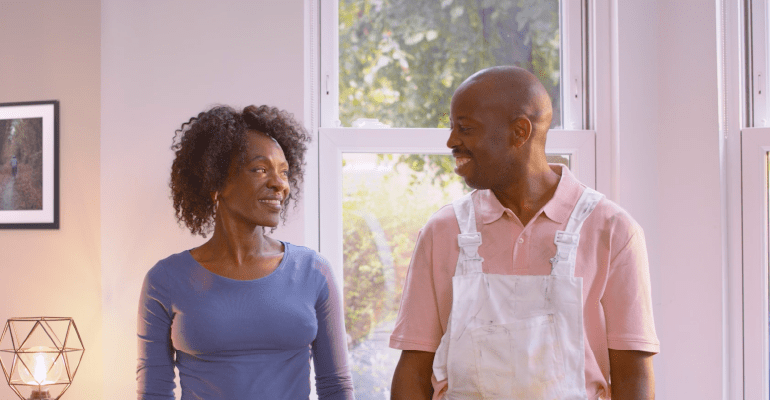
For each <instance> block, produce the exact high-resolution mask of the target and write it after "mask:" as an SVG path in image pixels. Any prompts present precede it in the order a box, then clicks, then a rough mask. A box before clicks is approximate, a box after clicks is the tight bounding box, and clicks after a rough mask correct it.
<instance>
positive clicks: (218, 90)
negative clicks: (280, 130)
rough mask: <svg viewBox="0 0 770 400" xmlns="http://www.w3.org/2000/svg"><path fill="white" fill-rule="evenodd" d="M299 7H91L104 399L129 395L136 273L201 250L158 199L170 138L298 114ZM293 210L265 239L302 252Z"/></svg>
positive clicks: (246, 3)
mask: <svg viewBox="0 0 770 400" xmlns="http://www.w3.org/2000/svg"><path fill="white" fill-rule="evenodd" d="M303 21H304V16H303V2H302V1H297V0H292V1H268V0H262V1H254V0H240V1H227V2H217V1H203V0H192V1H190V0H186V1H181V0H174V1H160V2H159V1H141V2H133V1H131V2H126V1H118V0H104V1H103V2H102V127H101V128H102V142H101V168H102V179H101V194H102V202H101V208H102V224H101V235H102V236H101V237H102V270H103V274H102V278H103V279H102V281H103V301H104V310H105V311H104V334H105V337H107V338H109V343H106V344H105V347H104V354H105V373H104V392H105V398H110V399H133V398H135V397H136V396H135V394H134V393H135V392H136V381H135V373H136V312H137V302H138V299H139V290H140V288H141V283H142V279H143V278H144V275H145V273H146V271H147V270H148V269H149V268H150V267H152V266H153V265H154V264H155V262H157V261H158V260H159V259H161V258H165V257H166V256H168V255H170V254H172V253H176V252H179V251H182V250H185V249H189V248H191V247H195V246H198V245H199V244H201V243H203V240H204V239H202V238H200V237H197V238H196V237H192V236H191V235H190V233H189V232H188V231H186V230H185V229H183V228H180V227H179V226H178V225H177V223H176V220H175V219H174V215H173V208H172V205H171V201H170V199H169V189H168V179H169V172H170V166H171V161H172V159H173V153H172V151H171V150H170V146H171V141H172V137H173V135H174V130H175V129H177V128H179V126H180V124H181V123H182V122H184V121H187V120H188V119H189V118H190V117H192V116H195V115H197V114H198V113H199V112H200V111H203V110H204V109H207V108H208V107H210V106H212V105H214V104H228V105H232V106H234V107H244V106H246V105H249V104H271V105H275V106H278V107H280V108H284V109H286V110H288V111H290V112H292V113H294V115H295V116H296V117H297V118H300V119H301V118H302V116H303V111H304V98H303V93H304V80H303V79H304V75H303V71H304V64H303V63H304V58H303V57H304V56H303V54H304V52H303V48H304V47H303V46H304V37H303V35H304V31H303ZM303 224H304V217H303V212H302V208H301V207H300V208H298V209H297V211H296V212H295V213H293V214H290V215H289V222H288V223H287V225H286V226H284V227H281V229H279V230H277V231H276V232H275V233H274V236H275V237H278V238H281V239H283V240H288V241H290V242H292V243H297V244H302V243H303V239H304V229H303Z"/></svg>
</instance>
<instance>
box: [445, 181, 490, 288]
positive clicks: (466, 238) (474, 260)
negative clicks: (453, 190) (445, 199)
mask: <svg viewBox="0 0 770 400" xmlns="http://www.w3.org/2000/svg"><path fill="white" fill-rule="evenodd" d="M473 192H475V190H474V191H473ZM473 192H471V193H468V194H466V195H464V196H463V197H460V198H459V199H457V200H455V201H453V202H452V207H453V208H454V211H455V217H457V224H458V225H459V226H460V234H459V235H457V244H458V246H459V247H460V256H459V257H457V267H456V268H455V275H464V274H469V273H481V263H482V262H483V261H484V259H483V258H481V256H479V246H481V232H477V231H476V210H475V209H474V207H473V199H472V198H471V195H472V194H473Z"/></svg>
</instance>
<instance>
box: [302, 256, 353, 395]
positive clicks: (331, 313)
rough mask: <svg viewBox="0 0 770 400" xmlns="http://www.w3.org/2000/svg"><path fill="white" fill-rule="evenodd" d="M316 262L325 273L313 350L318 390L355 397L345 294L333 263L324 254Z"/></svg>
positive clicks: (318, 303)
mask: <svg viewBox="0 0 770 400" xmlns="http://www.w3.org/2000/svg"><path fill="white" fill-rule="evenodd" d="M315 262H316V264H317V265H316V268H317V269H318V270H319V271H321V272H322V273H323V275H324V277H325V282H323V284H322V287H321V290H320V293H319V296H318V300H317V302H316V306H315V310H316V317H317V318H318V333H317V335H316V339H315V340H314V341H313V347H312V350H313V363H314V366H315V376H316V392H317V393H318V398H319V399H334V400H336V399H340V400H353V399H354V398H355V397H354V394H353V380H352V378H351V377H350V369H349V368H348V350H347V335H346V333H345V321H344V317H343V313H342V298H341V295H340V292H339V290H338V288H337V287H336V284H335V281H334V278H333V276H332V272H331V268H330V267H329V264H328V263H327V262H326V260H324V259H322V258H321V257H320V256H319V257H316V261H315Z"/></svg>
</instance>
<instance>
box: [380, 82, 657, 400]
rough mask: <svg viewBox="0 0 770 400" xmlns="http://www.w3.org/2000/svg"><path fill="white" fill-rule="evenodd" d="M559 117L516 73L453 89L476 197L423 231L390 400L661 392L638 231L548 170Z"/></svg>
mask: <svg viewBox="0 0 770 400" xmlns="http://www.w3.org/2000/svg"><path fill="white" fill-rule="evenodd" d="M551 117H552V107H551V101H550V98H549V96H548V93H547V92H546V90H545V88H544V87H543V86H542V85H541V84H540V82H539V81H538V80H537V79H536V78H535V77H534V76H533V75H532V74H530V73H529V72H527V71H526V70H523V69H521V68H517V67H494V68H489V69H485V70H482V71H479V72H477V73H476V74H474V75H472V76H471V77H469V78H468V79H467V80H465V82H463V83H462V84H461V85H460V86H459V87H458V88H457V90H456V91H455V93H454V96H453V97H452V103H451V132H450V134H449V139H448V141H447V146H448V147H449V148H451V149H452V155H453V156H454V157H455V160H456V168H455V172H456V173H457V174H458V175H460V176H461V177H463V179H465V182H466V183H467V184H468V186H470V187H472V188H474V189H475V190H474V191H473V192H472V193H471V194H468V195H466V196H463V197H462V198H460V199H458V200H455V201H454V202H453V203H452V204H451V205H447V206H444V207H443V208H441V209H440V210H438V211H437V212H436V213H435V214H434V215H433V216H432V217H431V218H430V220H429V221H428V223H427V224H426V225H425V227H423V229H422V230H421V231H420V234H419V236H418V239H417V245H416V247H415V250H414V254H413V256H412V261H411V264H410V266H409V272H408V274H407V278H406V282H405V285H404V291H403V295H402V299H401V308H400V310H399V314H398V319H397V322H396V328H395V330H394V332H393V334H392V336H391V338H390V346H391V347H393V348H395V349H400V350H402V353H401V358H400V360H399V363H398V366H397V367H396V372H395V374H394V376H393V383H392V388H391V393H392V398H393V399H431V398H433V399H442V398H446V399H479V398H483V399H527V400H532V399H547V400H551V399H591V400H594V399H609V398H610V396H612V399H613V400H627V399H653V398H654V376H653V369H652V355H653V354H656V353H657V352H658V351H659V342H658V339H657V336H656V333H655V327H654V324H653V318H652V302H651V297H650V282H649V268H648V262H647V251H646V245H645V241H644V234H643V232H642V229H641V227H640V226H639V225H638V224H637V223H636V222H635V221H634V220H633V219H632V218H631V216H630V215H628V213H626V211H624V210H623V209H621V208H620V207H619V206H618V205H616V204H614V203H612V202H611V201H609V200H607V199H606V198H604V196H603V195H601V194H600V193H598V192H596V191H594V190H593V189H591V188H588V187H586V186H585V185H583V184H582V183H580V182H579V181H578V180H577V179H576V178H575V176H574V175H573V174H572V173H571V172H570V171H569V169H568V168H567V167H565V166H562V165H559V164H548V162H547V161H546V155H545V142H546V134H547V132H548V128H549V126H550V124H551ZM610 389H611V390H610Z"/></svg>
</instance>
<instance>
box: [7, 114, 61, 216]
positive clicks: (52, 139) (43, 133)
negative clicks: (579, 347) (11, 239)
mask: <svg viewBox="0 0 770 400" xmlns="http://www.w3.org/2000/svg"><path fill="white" fill-rule="evenodd" d="M0 229H59V102H58V101H57V100H50V101H31V102H23V103H0Z"/></svg>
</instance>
